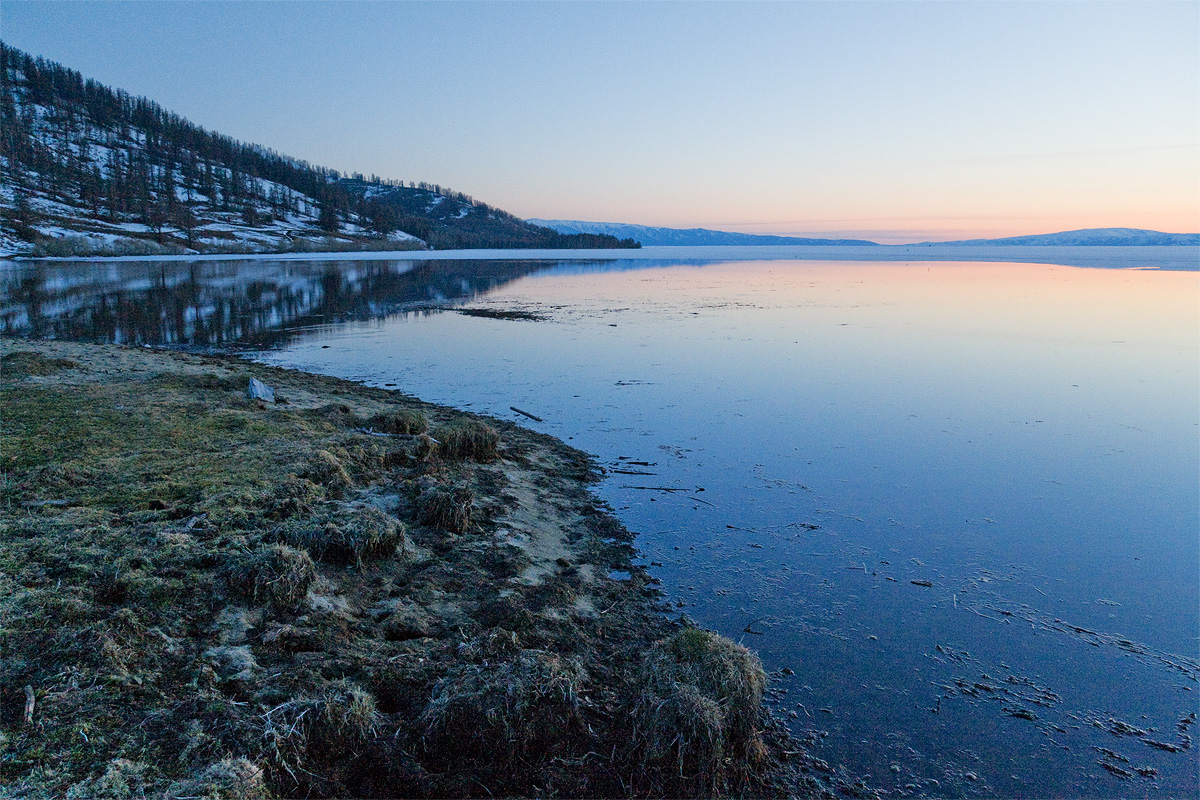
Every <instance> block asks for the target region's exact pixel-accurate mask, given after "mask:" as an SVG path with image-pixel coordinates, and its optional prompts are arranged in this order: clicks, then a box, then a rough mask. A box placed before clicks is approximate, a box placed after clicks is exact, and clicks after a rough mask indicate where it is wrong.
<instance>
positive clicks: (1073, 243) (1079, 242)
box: [921, 228, 1200, 247]
mask: <svg viewBox="0 0 1200 800" xmlns="http://www.w3.org/2000/svg"><path fill="white" fill-rule="evenodd" d="M921 244H922V245H928V246H933V247H936V246H954V245H997V246H1009V245H1018V246H1019V245H1024V246H1054V247H1086V246H1089V245H1090V246H1095V245H1103V246H1109V247H1133V246H1143V247H1144V246H1148V245H1149V246H1162V245H1192V246H1195V245H1200V233H1161V232H1159V231H1148V230H1142V229H1140V228H1085V229H1083V230H1078V231H1060V232H1058V233H1042V234H1035V235H1033V236H1009V237H1006V238H1003V239H964V240H962V241H956V242H922V243H921Z"/></svg>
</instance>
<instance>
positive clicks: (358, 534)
mask: <svg viewBox="0 0 1200 800" xmlns="http://www.w3.org/2000/svg"><path fill="white" fill-rule="evenodd" d="M275 535H276V538H277V539H278V540H280V541H282V542H284V543H286V544H289V545H291V546H292V547H300V548H303V549H305V550H307V551H308V552H309V553H310V554H312V556H313V557H314V558H317V559H329V560H333V561H342V562H346V561H354V562H357V563H359V564H361V563H362V562H363V561H365V560H368V559H378V558H390V557H392V556H395V555H397V551H399V555H401V556H403V555H405V554H407V553H408V552H409V551H410V549H411V544H410V543H409V540H408V531H407V530H406V529H405V527H404V523H402V522H400V521H399V520H397V519H394V518H393V517H390V516H388V515H387V514H385V513H383V512H382V511H380V510H379V509H378V508H375V507H374V506H366V507H361V508H355V509H353V510H352V511H349V512H345V513H341V514H338V515H334V516H326V517H319V518H317V519H292V520H288V521H287V522H285V523H284V524H283V525H281V526H280V527H279V528H277V529H276V533H275Z"/></svg>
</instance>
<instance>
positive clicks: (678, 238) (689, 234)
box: [526, 219, 877, 246]
mask: <svg viewBox="0 0 1200 800" xmlns="http://www.w3.org/2000/svg"><path fill="white" fill-rule="evenodd" d="M526 222H530V223H532V224H534V225H540V226H542V227H543V228H551V229H552V230H556V231H558V232H559V233H568V234H574V233H595V234H608V235H609V236H615V237H617V238H618V239H634V240H636V241H638V242H641V243H642V245H644V246H652V245H676V246H698V245H710V246H711V245H740V246H755V245H813V246H829V245H875V244H877V243H876V242H868V241H866V240H864V239H805V238H801V237H797V236H765V235H759V234H753V233H733V232H732V231H714V230H709V229H708V228H686V229H684V228H654V227H650V226H647V225H629V224H625V223H621V222H583V221H581V220H574V219H530V220H526Z"/></svg>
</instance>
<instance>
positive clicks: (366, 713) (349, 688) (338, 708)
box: [263, 679, 380, 776]
mask: <svg viewBox="0 0 1200 800" xmlns="http://www.w3.org/2000/svg"><path fill="white" fill-rule="evenodd" d="M263 720H264V722H265V726H264V731H263V738H264V740H265V742H266V747H267V752H268V754H269V757H270V760H271V762H272V763H273V764H274V765H275V766H276V767H277V768H279V769H281V770H283V771H285V772H287V773H289V774H292V775H293V776H294V770H295V769H297V768H299V767H300V765H301V764H304V763H306V762H308V761H309V760H311V759H315V760H318V761H321V762H325V763H329V762H333V761H337V760H343V759H345V758H347V757H350V756H353V755H355V754H357V753H358V752H359V751H360V750H361V749H362V748H363V746H364V745H365V744H366V743H367V742H369V741H370V740H371V739H372V738H373V737H374V736H375V732H376V729H377V727H378V725H379V722H380V717H379V712H378V710H377V709H376V707H375V698H374V697H373V696H372V695H371V694H370V693H369V692H367V691H366V690H365V689H363V688H362V687H360V686H358V685H357V684H355V683H353V682H351V681H348V680H344V679H343V680H337V681H334V682H332V683H330V684H329V685H328V686H326V687H325V689H324V690H323V691H322V692H321V693H320V694H318V695H317V696H315V697H307V698H300V699H293V700H289V701H287V702H285V703H281V704H280V705H278V706H276V707H275V708H273V709H271V710H270V711H268V712H267V713H266V714H264V715H263Z"/></svg>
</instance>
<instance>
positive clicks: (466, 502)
mask: <svg viewBox="0 0 1200 800" xmlns="http://www.w3.org/2000/svg"><path fill="white" fill-rule="evenodd" d="M474 504H475V496H474V495H473V494H472V492H471V490H470V489H468V488H466V487H462V486H459V487H455V488H447V487H444V486H433V487H431V488H429V489H426V490H425V491H423V492H421V495H420V496H419V497H418V498H417V509H418V510H417V515H418V518H419V519H420V520H421V524H422V525H428V526H429V527H431V528H436V529H437V530H440V531H448V532H450V533H466V532H467V531H469V530H470V529H471V510H472V508H473V506H474Z"/></svg>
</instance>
